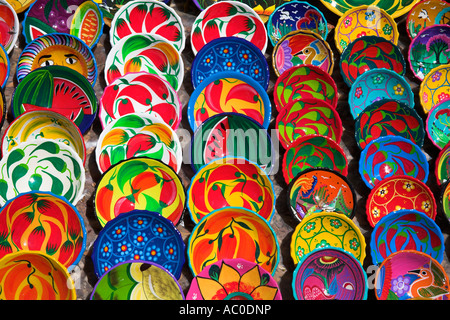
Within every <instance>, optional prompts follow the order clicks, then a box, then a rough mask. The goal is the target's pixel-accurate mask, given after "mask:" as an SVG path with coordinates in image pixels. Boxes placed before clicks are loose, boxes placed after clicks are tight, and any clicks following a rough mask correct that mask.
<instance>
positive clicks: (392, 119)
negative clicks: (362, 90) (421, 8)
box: [355, 99, 425, 150]
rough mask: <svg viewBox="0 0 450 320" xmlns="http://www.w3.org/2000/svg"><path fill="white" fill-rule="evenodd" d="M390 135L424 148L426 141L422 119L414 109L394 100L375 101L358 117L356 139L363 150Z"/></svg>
mask: <svg viewBox="0 0 450 320" xmlns="http://www.w3.org/2000/svg"><path fill="white" fill-rule="evenodd" d="M388 135H395V136H399V137H403V138H405V139H408V140H410V141H411V142H413V143H415V144H417V145H418V146H419V147H422V146H423V142H424V139H425V126H424V123H423V120H422V117H420V116H419V114H418V113H417V112H416V110H415V109H414V108H410V107H409V106H408V105H406V104H405V103H403V102H400V101H397V100H392V99H383V100H378V101H375V102H373V103H372V104H370V105H368V106H367V107H366V108H365V109H364V110H363V111H361V112H360V113H359V115H358V116H357V117H356V121H355V139H356V143H357V144H358V147H359V148H360V149H361V150H362V149H364V148H365V147H366V146H367V145H368V144H369V143H370V142H371V141H373V140H375V139H377V138H380V137H383V136H388Z"/></svg>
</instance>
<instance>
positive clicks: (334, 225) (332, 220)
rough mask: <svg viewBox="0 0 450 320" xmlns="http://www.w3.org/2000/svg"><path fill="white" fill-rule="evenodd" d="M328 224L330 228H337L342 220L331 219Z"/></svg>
mask: <svg viewBox="0 0 450 320" xmlns="http://www.w3.org/2000/svg"><path fill="white" fill-rule="evenodd" d="M330 226H331V227H332V228H336V229H338V228H339V227H342V222H341V220H339V219H331V220H330Z"/></svg>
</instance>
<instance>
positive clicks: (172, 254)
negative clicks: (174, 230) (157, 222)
mask: <svg viewBox="0 0 450 320" xmlns="http://www.w3.org/2000/svg"><path fill="white" fill-rule="evenodd" d="M164 252H165V255H166V257H167V258H168V259H169V260H175V259H176V258H177V253H178V252H177V246H176V245H175V244H174V243H172V242H171V243H169V244H168V245H167V246H166V248H165V249H164Z"/></svg>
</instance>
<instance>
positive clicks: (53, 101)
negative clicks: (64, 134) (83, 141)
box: [11, 66, 98, 134]
mask: <svg viewBox="0 0 450 320" xmlns="http://www.w3.org/2000/svg"><path fill="white" fill-rule="evenodd" d="M30 87H32V88H34V90H33V91H30V90H27V89H28V88H30ZM32 110H33V111H34V110H52V111H55V112H58V113H60V114H62V115H64V116H65V117H67V118H68V119H70V120H71V121H73V122H74V123H75V124H76V125H77V126H78V128H79V129H80V131H81V133H82V134H84V133H85V132H86V131H88V129H89V128H90V127H91V125H92V123H93V122H94V120H95V118H96V116H97V111H98V100H97V96H96V94H95V91H94V88H93V87H92V85H91V84H90V83H89V81H88V80H87V79H86V78H85V77H83V76H82V75H81V74H80V73H78V72H76V71H75V70H72V69H70V68H69V67H64V66H48V67H41V68H38V69H36V70H34V71H31V72H30V73H29V74H28V75H27V76H26V77H24V78H23V79H22V81H20V82H19V84H18V85H17V87H16V88H15V90H14V94H13V96H12V97H11V113H12V116H13V118H17V117H19V116H20V115H21V114H23V113H25V112H27V111H32Z"/></svg>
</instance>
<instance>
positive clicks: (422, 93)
mask: <svg viewBox="0 0 450 320" xmlns="http://www.w3.org/2000/svg"><path fill="white" fill-rule="evenodd" d="M419 98H420V104H421V105H422V109H423V112H424V113H425V114H428V112H430V110H431V109H433V107H434V106H436V105H437V104H439V103H441V102H443V101H445V100H448V99H450V64H443V65H440V66H438V67H435V68H434V69H432V70H431V71H430V72H428V73H427V74H426V76H425V78H424V79H423V81H422V83H421V84H420V90H419Z"/></svg>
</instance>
